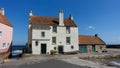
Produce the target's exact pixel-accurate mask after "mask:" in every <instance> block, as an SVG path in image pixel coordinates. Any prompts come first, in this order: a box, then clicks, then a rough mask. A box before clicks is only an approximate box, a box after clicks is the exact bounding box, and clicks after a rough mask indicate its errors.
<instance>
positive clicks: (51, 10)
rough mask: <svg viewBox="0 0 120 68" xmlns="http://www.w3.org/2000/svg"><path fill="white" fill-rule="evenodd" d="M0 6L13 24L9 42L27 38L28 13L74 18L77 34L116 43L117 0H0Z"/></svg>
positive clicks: (20, 42)
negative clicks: (93, 36) (59, 13)
mask: <svg viewBox="0 0 120 68" xmlns="http://www.w3.org/2000/svg"><path fill="white" fill-rule="evenodd" d="M0 8H4V9H5V16H6V17H7V18H8V20H9V21H10V22H11V24H12V25H13V26H14V32H13V45H25V44H26V43H27V40H28V23H29V12H30V10H32V11H33V15H37V16H52V17H58V12H59V10H63V11H64V17H65V18H68V17H69V15H70V14H72V15H73V17H74V22H75V23H76V24H77V26H78V29H79V34H81V35H94V34H98V36H99V37H100V38H101V39H102V40H104V41H105V42H106V44H120V30H119V29H120V0H0Z"/></svg>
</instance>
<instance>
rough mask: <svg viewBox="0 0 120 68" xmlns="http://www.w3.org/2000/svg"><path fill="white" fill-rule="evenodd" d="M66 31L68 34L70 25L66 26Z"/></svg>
mask: <svg viewBox="0 0 120 68" xmlns="http://www.w3.org/2000/svg"><path fill="white" fill-rule="evenodd" d="M66 33H68V34H69V33H70V27H69V26H67V27H66Z"/></svg>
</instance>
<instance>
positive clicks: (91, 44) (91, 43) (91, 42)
mask: <svg viewBox="0 0 120 68" xmlns="http://www.w3.org/2000/svg"><path fill="white" fill-rule="evenodd" d="M79 51H80V53H92V52H100V53H101V52H105V51H106V44H105V42H104V41H103V40H102V39H100V38H99V37H98V35H97V34H95V36H89V35H79Z"/></svg>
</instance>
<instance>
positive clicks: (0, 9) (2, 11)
mask: <svg viewBox="0 0 120 68" xmlns="http://www.w3.org/2000/svg"><path fill="white" fill-rule="evenodd" d="M4 13H5V11H4V8H0V14H2V15H3V16H4Z"/></svg>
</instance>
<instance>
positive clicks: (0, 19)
mask: <svg viewBox="0 0 120 68" xmlns="http://www.w3.org/2000/svg"><path fill="white" fill-rule="evenodd" d="M0 23H2V24H5V25H8V26H10V27H13V26H12V25H11V23H10V22H9V21H8V19H7V18H6V17H5V16H3V15H2V14H0Z"/></svg>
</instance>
